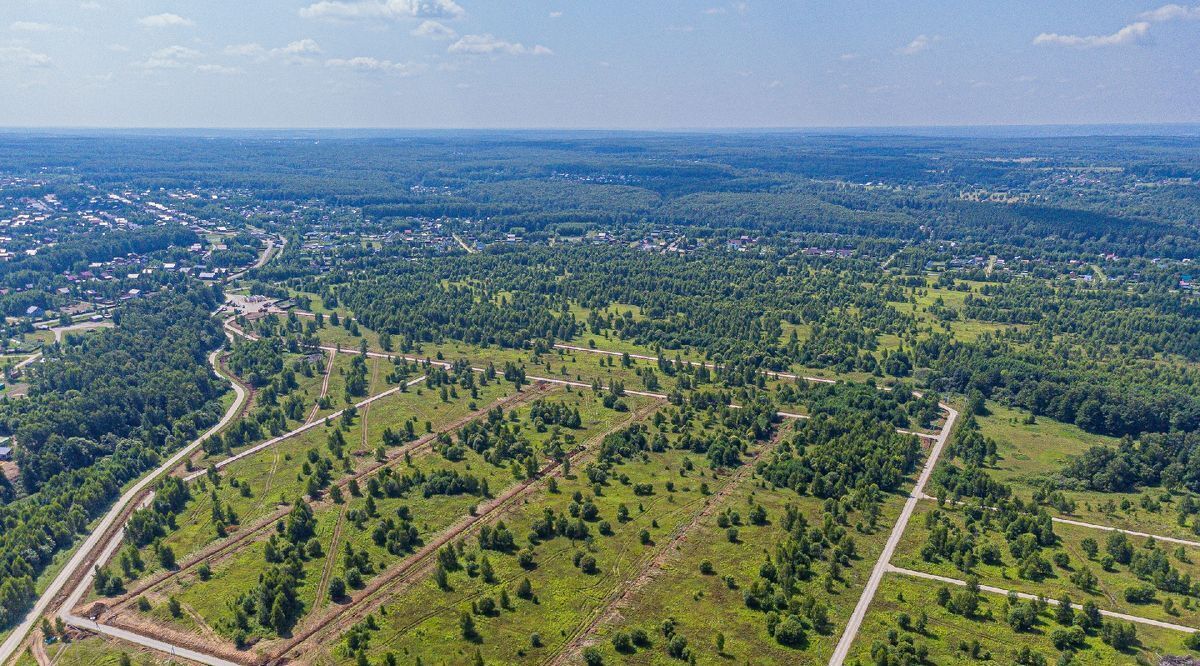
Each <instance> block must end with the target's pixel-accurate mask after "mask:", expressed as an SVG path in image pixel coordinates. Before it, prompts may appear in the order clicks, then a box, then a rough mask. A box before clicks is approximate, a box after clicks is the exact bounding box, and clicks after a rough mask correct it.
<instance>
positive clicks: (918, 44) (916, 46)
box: [896, 35, 941, 55]
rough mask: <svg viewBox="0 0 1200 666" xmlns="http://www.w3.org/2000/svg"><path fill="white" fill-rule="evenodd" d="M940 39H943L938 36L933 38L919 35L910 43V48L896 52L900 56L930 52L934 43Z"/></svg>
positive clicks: (906, 47)
mask: <svg viewBox="0 0 1200 666" xmlns="http://www.w3.org/2000/svg"><path fill="white" fill-rule="evenodd" d="M940 39H941V37H938V36H937V35H934V36H932V37H930V36H929V35H917V36H916V37H915V38H914V39H913V40H912V41H911V42H909V43H908V46H905V47H903V48H900V49H899V50H897V51H896V52H897V53H899V54H900V55H916V54H918V53H921V52H923V51H928V50H929V49H930V48H931V47H932V46H933V45H934V43H935V42H937V41H938V40H940Z"/></svg>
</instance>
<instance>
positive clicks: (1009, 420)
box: [977, 402, 1200, 541]
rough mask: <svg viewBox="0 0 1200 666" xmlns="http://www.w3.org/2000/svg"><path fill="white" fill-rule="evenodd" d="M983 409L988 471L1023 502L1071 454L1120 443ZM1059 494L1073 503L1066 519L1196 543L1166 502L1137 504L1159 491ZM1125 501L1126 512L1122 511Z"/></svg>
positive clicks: (1046, 421) (1045, 421)
mask: <svg viewBox="0 0 1200 666" xmlns="http://www.w3.org/2000/svg"><path fill="white" fill-rule="evenodd" d="M987 406H988V410H989V411H990V414H989V415H987V416H981V417H977V418H978V421H979V427H980V432H982V433H983V434H984V435H985V436H988V437H992V438H994V439H995V440H996V442H997V452H998V453H999V455H1000V461H999V462H998V464H997V465H996V467H995V468H992V469H989V472H990V473H991V474H992V476H993V477H994V478H996V479H997V480H999V481H1002V482H1004V483H1007V484H1010V485H1012V486H1013V490H1014V492H1016V494H1017V495H1018V496H1020V497H1023V498H1026V499H1028V498H1029V497H1030V496H1031V495H1032V494H1033V491H1034V490H1035V489H1036V487H1037V483H1038V482H1039V481H1041V480H1045V479H1047V478H1050V477H1051V475H1053V474H1055V473H1057V472H1058V471H1059V470H1061V469H1062V468H1063V467H1064V466H1065V465H1066V464H1067V462H1068V461H1069V460H1070V459H1071V458H1072V457H1073V456H1078V455H1080V454H1082V453H1083V452H1084V451H1086V450H1087V449H1088V448H1090V447H1092V446H1114V447H1115V446H1117V445H1118V444H1119V443H1120V440H1118V439H1117V438H1115V437H1106V436H1104V435H1093V434H1091V433H1088V432H1084V431H1083V430H1081V429H1080V428H1078V427H1077V426H1074V425H1070V424H1066V423H1062V422H1059V421H1055V420H1053V419H1050V418H1047V417H1044V416H1039V417H1037V419H1036V422H1035V423H1032V424H1029V423H1025V418H1026V415H1027V412H1023V411H1020V410H1016V409H1010V408H1008V407H1004V406H1002V405H999V404H996V403H992V402H989V403H988V404H987ZM1055 486H1056V488H1058V487H1060V486H1059V485H1058V484H1055ZM1063 494H1064V495H1065V496H1066V497H1067V498H1068V499H1070V500H1073V501H1075V503H1076V509H1075V513H1074V514H1072V515H1071V517H1072V518H1074V519H1076V520H1081V521H1084V522H1091V523H1097V524H1101V525H1111V526H1113V527H1118V528H1121V529H1128V530H1135V531H1139V532H1149V533H1152V534H1162V535H1164V536H1172V537H1177V538H1183V539H1191V540H1196V541H1200V537H1197V536H1196V535H1195V534H1194V533H1193V532H1192V530H1191V528H1190V527H1188V526H1180V525H1179V524H1178V523H1177V522H1176V515H1175V512H1174V511H1172V510H1171V505H1170V504H1169V503H1168V504H1164V505H1163V506H1162V507H1161V508H1160V509H1159V510H1158V511H1152V510H1147V509H1146V508H1144V507H1143V506H1142V503H1141V499H1142V496H1143V495H1150V496H1151V497H1153V498H1156V499H1157V498H1160V497H1161V496H1162V495H1163V490H1162V489H1161V488H1148V489H1143V490H1142V491H1141V492H1133V493H1104V492H1095V491H1087V490H1063ZM1176 495H1178V493H1176ZM1109 502H1111V503H1112V504H1115V505H1116V510H1115V511H1111V512H1105V511H1102V510H1101V506H1102V505H1105V504H1107V503H1109ZM1126 502H1128V506H1127V508H1121V507H1122V505H1123V504H1124V503H1126ZM1051 510H1053V509H1051ZM1192 520H1196V519H1195V518H1193V519H1192Z"/></svg>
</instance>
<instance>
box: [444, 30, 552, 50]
mask: <svg viewBox="0 0 1200 666" xmlns="http://www.w3.org/2000/svg"><path fill="white" fill-rule="evenodd" d="M448 50H449V51H450V52H451V53H471V54H477V55H478V54H508V55H554V52H553V51H551V50H550V49H548V48H546V47H545V46H542V45H541V44H536V45H534V46H532V47H528V46H525V45H524V44H521V43H518V42H508V41H505V40H503V39H498V38H496V37H495V36H493V35H489V34H484V35H463V37H462V39H460V40H458V41H457V42H454V43H453V44H451V45H450V48H449V49H448Z"/></svg>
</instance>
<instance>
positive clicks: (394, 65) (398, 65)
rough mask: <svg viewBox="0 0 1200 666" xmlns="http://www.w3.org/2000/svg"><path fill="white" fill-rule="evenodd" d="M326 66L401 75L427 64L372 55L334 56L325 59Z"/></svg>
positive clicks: (418, 69)
mask: <svg viewBox="0 0 1200 666" xmlns="http://www.w3.org/2000/svg"><path fill="white" fill-rule="evenodd" d="M325 66H326V67H339V68H343V69H352V70H355V71H359V72H380V73H385V74H397V75H399V76H412V75H414V74H417V73H418V72H420V71H421V70H423V69H425V65H423V64H421V63H415V62H392V61H391V60H381V59H379V58H372V57H370V56H358V57H356V58H345V59H343V58H334V59H332V60H326V61H325Z"/></svg>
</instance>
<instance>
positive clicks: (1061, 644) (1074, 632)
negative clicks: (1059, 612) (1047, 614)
mask: <svg viewBox="0 0 1200 666" xmlns="http://www.w3.org/2000/svg"><path fill="white" fill-rule="evenodd" d="M1086 638H1087V634H1085V633H1083V629H1080V628H1079V627H1069V628H1067V629H1055V630H1054V631H1053V632H1051V634H1050V642H1052V643H1054V647H1056V648H1058V649H1059V650H1077V649H1079V648H1081V647H1083V643H1084V640H1085V639H1086Z"/></svg>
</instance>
